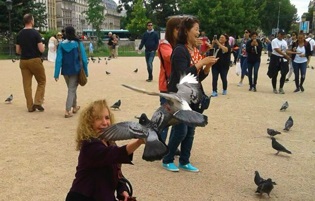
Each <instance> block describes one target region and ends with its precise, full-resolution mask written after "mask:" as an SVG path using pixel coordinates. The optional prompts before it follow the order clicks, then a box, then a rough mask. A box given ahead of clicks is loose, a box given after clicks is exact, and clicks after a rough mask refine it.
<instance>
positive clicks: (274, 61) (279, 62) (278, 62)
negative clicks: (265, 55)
mask: <svg viewBox="0 0 315 201" xmlns="http://www.w3.org/2000/svg"><path fill="white" fill-rule="evenodd" d="M285 35H286V34H285V32H284V31H283V30H280V31H279V32H278V37H277V38H275V39H273V40H272V42H271V46H272V53H271V57H270V63H269V67H268V72H267V75H268V76H269V78H271V83H272V87H273V93H275V94H278V91H277V77H278V72H279V71H280V73H281V77H280V87H279V94H284V90H283V86H284V83H285V78H286V75H287V73H288V71H289V65H288V61H289V60H290V59H291V58H290V56H289V55H287V50H288V45H287V42H286V41H285V40H284V37H285Z"/></svg>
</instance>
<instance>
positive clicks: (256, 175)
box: [254, 171, 277, 186]
mask: <svg viewBox="0 0 315 201" xmlns="http://www.w3.org/2000/svg"><path fill="white" fill-rule="evenodd" d="M265 181H266V180H265V179H263V178H262V177H260V174H259V172H258V171H255V177H254V182H255V184H256V185H257V186H259V185H260V184H261V183H262V182H265ZM272 184H273V185H277V184H276V182H272Z"/></svg>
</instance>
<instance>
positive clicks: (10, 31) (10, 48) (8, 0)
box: [5, 0, 12, 56]
mask: <svg viewBox="0 0 315 201" xmlns="http://www.w3.org/2000/svg"><path fill="white" fill-rule="evenodd" d="M5 3H6V6H7V10H8V11H9V51H10V56H12V47H11V46H12V44H11V43H12V26H11V11H12V0H6V2H5Z"/></svg>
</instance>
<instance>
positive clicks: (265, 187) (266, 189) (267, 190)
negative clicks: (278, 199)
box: [256, 178, 275, 197]
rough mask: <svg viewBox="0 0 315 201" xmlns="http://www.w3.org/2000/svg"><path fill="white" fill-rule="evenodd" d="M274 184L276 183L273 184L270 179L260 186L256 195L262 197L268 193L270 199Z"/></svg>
mask: <svg viewBox="0 0 315 201" xmlns="http://www.w3.org/2000/svg"><path fill="white" fill-rule="evenodd" d="M274 184H275V182H273V181H272V179H270V178H268V179H267V180H265V181H262V182H261V183H260V184H259V185H258V187H257V190H256V193H260V195H262V194H263V193H267V194H268V196H269V197H270V192H271V191H272V189H273V188H274V187H273V185H274Z"/></svg>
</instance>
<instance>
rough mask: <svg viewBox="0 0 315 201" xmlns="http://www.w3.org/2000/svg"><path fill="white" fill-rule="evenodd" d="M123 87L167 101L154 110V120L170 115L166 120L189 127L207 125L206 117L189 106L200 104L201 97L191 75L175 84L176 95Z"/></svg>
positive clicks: (198, 85)
mask: <svg viewBox="0 0 315 201" xmlns="http://www.w3.org/2000/svg"><path fill="white" fill-rule="evenodd" d="M123 86H124V87H126V88H129V89H132V90H134V91H137V92H140V93H144V94H148V95H153V96H162V97H164V98H166V99H167V102H166V103H165V104H164V105H162V106H161V107H160V108H158V109H157V110H156V112H155V115H153V117H154V118H161V119H165V117H166V115H171V116H170V117H167V118H171V119H172V120H173V119H177V121H180V122H183V123H186V124H187V125H190V126H192V125H194V126H205V125H206V124H207V123H208V119H207V116H205V115H202V114H200V113H198V112H196V111H193V110H192V109H191V108H190V106H189V104H191V103H198V102H200V100H201V97H202V92H201V89H200V84H199V83H198V81H197V79H196V77H195V76H194V75H192V74H188V75H186V76H184V77H182V79H181V81H180V82H179V84H177V88H178V91H177V93H157V92H148V91H146V90H144V89H139V88H137V87H132V86H129V85H125V84H123ZM153 117H152V118H153ZM151 120H152V119H151ZM169 120H170V119H168V120H167V121H165V122H166V124H169V123H168V121H169Z"/></svg>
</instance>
